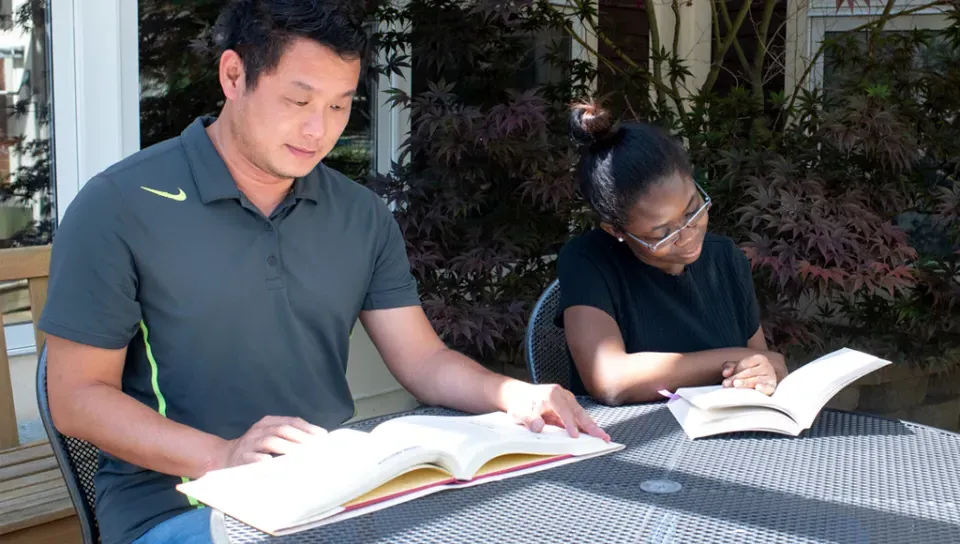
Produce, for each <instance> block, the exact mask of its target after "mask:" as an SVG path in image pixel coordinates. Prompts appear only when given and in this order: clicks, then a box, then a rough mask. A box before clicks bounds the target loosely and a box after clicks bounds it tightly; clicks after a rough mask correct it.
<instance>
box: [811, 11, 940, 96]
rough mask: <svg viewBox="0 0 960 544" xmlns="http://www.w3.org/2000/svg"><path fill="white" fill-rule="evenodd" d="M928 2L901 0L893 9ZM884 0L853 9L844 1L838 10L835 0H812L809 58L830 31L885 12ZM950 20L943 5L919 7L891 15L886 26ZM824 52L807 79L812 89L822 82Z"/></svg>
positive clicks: (934, 25)
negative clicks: (894, 15) (907, 12)
mask: <svg viewBox="0 0 960 544" xmlns="http://www.w3.org/2000/svg"><path fill="white" fill-rule="evenodd" d="M926 3H928V2H927V1H926V0H899V1H898V2H897V3H896V4H895V7H894V13H896V12H898V11H901V10H903V9H909V8H911V7H917V6H921V5H923V4H926ZM883 4H884V2H878V1H874V2H871V3H870V6H867V5H866V4H865V3H863V0H857V3H855V4H854V7H853V10H852V11H851V9H850V8H849V7H848V6H846V5H844V6H843V7H841V8H840V9H839V10H837V6H836V2H835V1H834V0H813V1H812V2H811V4H810V8H809V11H808V17H809V41H808V42H807V44H808V45H807V47H808V49H807V51H808V55H807V58H810V57H812V56H813V54H814V52H816V51H817V50H818V49H819V48H820V45H821V44H822V43H823V40H824V36H825V35H826V33H827V32H844V31H848V30H853V29H854V28H857V27H858V26H861V25H864V24H866V23H868V22H870V20H871V19H874V18H876V17H877V16H879V15H881V14H882V13H883V9H884V5H883ZM949 24H950V22H949V20H948V19H947V17H946V14H945V11H944V9H942V8H938V7H933V8H926V9H923V10H919V11H917V12H915V13H911V14H910V15H902V16H898V17H895V18H893V19H890V20H889V21H887V23H886V25H885V26H884V30H894V31H897V30H914V29H926V30H941V29H944V28H946V27H948V26H949ZM823 62H824V59H823V55H821V56H820V57H819V58H818V59H817V62H816V64H815V65H814V67H813V69H812V70H810V77H809V79H808V82H807V87H808V88H809V89H815V88H818V87H820V85H821V84H822V82H823Z"/></svg>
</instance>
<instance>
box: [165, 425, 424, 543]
mask: <svg viewBox="0 0 960 544" xmlns="http://www.w3.org/2000/svg"><path fill="white" fill-rule="evenodd" d="M435 458H436V453H435V452H431V451H429V450H426V449H424V448H421V447H418V446H415V445H411V444H409V443H408V442H396V441H384V440H380V439H378V438H377V437H373V436H371V435H369V434H368V433H364V432H360V431H354V430H349V429H339V430H336V431H333V432H331V433H329V434H328V435H327V436H326V437H324V438H322V439H319V440H317V441H316V443H314V444H311V445H309V446H304V447H303V448H302V449H299V450H297V451H296V452H292V453H289V454H287V455H282V456H279V457H274V458H272V459H267V460H264V461H259V462H256V463H250V464H246V465H241V466H237V467H231V468H227V469H222V470H216V471H211V472H209V473H207V474H206V475H204V476H203V477H202V478H199V479H197V480H193V481H190V482H187V483H184V484H180V485H178V486H177V489H178V490H179V491H180V492H182V493H184V494H186V495H188V496H190V497H193V498H195V499H196V500H198V501H200V502H202V503H204V504H206V505H208V506H212V507H214V508H217V509H219V510H221V511H223V512H224V513H226V514H228V515H230V516H232V517H234V518H236V519H239V520H240V521H243V522H244V523H247V524H249V525H251V526H253V527H256V528H258V529H260V530H262V531H265V532H274V531H277V530H280V529H282V528H284V527H288V526H292V525H296V524H299V523H302V521H303V520H306V519H315V518H317V517H318V516H322V515H325V514H334V513H336V512H337V511H339V510H342V508H341V505H342V504H343V503H345V502H346V501H348V500H349V499H351V498H353V497H356V496H358V495H362V494H363V493H366V492H367V491H369V490H371V489H374V488H376V487H377V486H378V485H380V484H382V483H384V482H386V481H388V480H389V479H391V478H393V477H394V476H396V475H398V474H402V473H403V472H405V471H406V470H409V469H410V468H411V467H414V466H417V465H423V464H427V463H430V462H431V461H433V460H434V459H435Z"/></svg>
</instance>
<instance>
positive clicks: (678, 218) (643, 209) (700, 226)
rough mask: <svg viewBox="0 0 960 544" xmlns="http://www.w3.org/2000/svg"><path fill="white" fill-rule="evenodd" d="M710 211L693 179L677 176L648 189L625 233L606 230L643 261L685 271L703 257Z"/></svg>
mask: <svg viewBox="0 0 960 544" xmlns="http://www.w3.org/2000/svg"><path fill="white" fill-rule="evenodd" d="M709 207H710V206H709V197H707V195H706V194H705V193H704V192H703V191H702V190H701V189H700V188H699V187H698V186H697V184H695V183H694V182H693V178H691V177H690V176H689V175H684V174H679V173H677V174H674V175H672V176H670V177H668V178H665V179H664V180H663V181H660V182H658V183H654V184H653V185H651V186H650V187H649V188H648V189H647V192H646V193H644V194H643V195H642V196H641V197H640V198H639V199H638V200H637V202H636V203H635V204H634V205H633V207H632V208H631V209H630V210H629V213H628V215H627V224H626V225H624V228H623V229H621V230H617V229H612V228H610V229H608V228H607V227H608V226H607V225H605V226H604V228H605V229H606V230H607V232H610V233H611V234H613V235H614V236H617V237H618V238H622V239H623V242H624V243H625V244H628V245H629V246H630V249H632V250H633V252H634V254H636V255H637V257H639V258H640V259H641V260H643V261H645V262H648V263H649V264H652V265H654V266H657V267H661V268H662V267H667V268H680V269H682V267H683V266H686V265H689V264H692V263H693V262H695V261H696V260H697V259H698V258H699V257H700V252H701V251H702V249H703V238H704V236H706V233H707V223H708V222H709V218H708V210H709Z"/></svg>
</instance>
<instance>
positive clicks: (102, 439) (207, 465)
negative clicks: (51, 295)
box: [47, 335, 324, 478]
mask: <svg viewBox="0 0 960 544" xmlns="http://www.w3.org/2000/svg"><path fill="white" fill-rule="evenodd" d="M126 352H127V350H126V348H123V349H117V350H112V349H103V348H98V347H93V346H88V345H84V344H80V343H77V342H72V341H70V340H66V339H63V338H59V337H56V336H51V335H48V336H47V389H48V397H49V403H50V415H51V416H52V417H53V423H54V425H55V426H56V427H57V429H58V430H59V431H60V432H61V433H63V434H65V435H68V436H74V437H77V438H81V439H83V440H86V441H87V442H90V443H91V444H94V445H96V446H97V447H98V448H100V449H101V450H103V451H105V452H107V453H110V454H111V455H114V456H115V457H117V458H120V459H123V460H124V461H127V462H128V463H132V464H134V465H137V466H140V467H143V468H146V469H149V470H153V471H155V472H160V473H163V474H170V475H173V476H186V477H188V478H199V477H200V476H203V475H204V474H206V473H207V472H209V471H210V470H214V469H220V468H226V467H229V466H234V465H240V464H244V463H251V462H254V461H259V460H262V459H267V458H269V457H270V456H271V454H284V453H289V452H291V451H293V450H294V449H295V448H296V447H297V445H298V444H300V443H306V442H308V441H310V440H311V439H312V438H313V437H314V436H319V435H323V434H324V431H323V429H320V428H319V427H316V426H314V425H310V424H308V423H307V422H305V421H303V420H302V419H299V418H290V417H265V418H263V419H262V420H260V421H259V422H257V423H256V424H255V425H254V426H253V427H251V429H250V430H249V431H247V432H246V433H245V434H244V435H243V436H242V437H240V438H237V439H235V440H225V439H223V438H220V437H218V436H216V435H212V434H209V433H205V432H202V431H199V430H197V429H194V428H192V427H188V426H186V425H183V424H181V423H177V422H174V421H171V420H169V419H167V418H165V417H163V416H162V415H160V414H159V413H157V412H156V411H154V410H153V409H151V408H150V407H148V406H146V405H144V404H142V403H140V402H138V401H136V400H135V399H133V398H132V397H130V396H129V395H127V394H126V393H124V392H123V391H122V390H121V386H120V378H121V375H122V374H123V365H124V360H125V356H126Z"/></svg>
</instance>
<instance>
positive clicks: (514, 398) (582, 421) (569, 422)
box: [506, 384, 610, 442]
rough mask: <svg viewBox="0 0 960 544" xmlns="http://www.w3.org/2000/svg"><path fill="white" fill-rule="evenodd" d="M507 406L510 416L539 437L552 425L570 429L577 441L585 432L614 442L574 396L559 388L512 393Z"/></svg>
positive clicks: (527, 386)
mask: <svg viewBox="0 0 960 544" xmlns="http://www.w3.org/2000/svg"><path fill="white" fill-rule="evenodd" d="M506 403H507V413H509V414H510V415H511V416H513V417H514V418H515V419H516V420H517V421H519V422H521V423H523V424H524V425H525V426H526V427H527V428H528V429H530V430H531V431H533V432H536V433H538V432H540V431H542V430H543V426H544V424H550V425H556V426H557V427H562V428H564V429H566V430H567V433H568V434H569V435H570V436H572V437H573V438H577V437H578V436H580V431H583V432H585V433H587V434H589V435H590V436H595V437H597V438H600V439H602V440H604V441H606V442H609V441H610V435H608V434H607V433H606V432H604V430H603V429H601V428H600V427H599V426H598V425H597V424H596V423H595V422H594V421H593V419H592V418H591V417H590V416H589V415H587V412H586V411H584V409H583V407H582V406H580V404H579V403H578V402H577V399H576V398H575V397H574V396H573V394H572V393H570V392H569V391H567V390H566V389H564V388H562V387H560V386H559V385H554V384H549V385H533V384H523V387H517V388H515V389H512V391H511V394H510V396H509V397H508V398H507V399H506Z"/></svg>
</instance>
